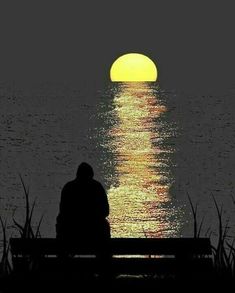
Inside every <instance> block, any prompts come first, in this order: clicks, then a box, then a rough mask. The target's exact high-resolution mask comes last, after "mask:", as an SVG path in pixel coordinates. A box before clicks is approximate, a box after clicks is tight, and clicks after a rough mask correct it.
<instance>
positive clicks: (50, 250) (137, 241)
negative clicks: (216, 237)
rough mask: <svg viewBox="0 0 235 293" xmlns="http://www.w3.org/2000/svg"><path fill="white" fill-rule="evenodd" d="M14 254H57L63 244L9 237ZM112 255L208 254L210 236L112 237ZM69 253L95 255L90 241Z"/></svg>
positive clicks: (52, 240) (72, 246)
mask: <svg viewBox="0 0 235 293" xmlns="http://www.w3.org/2000/svg"><path fill="white" fill-rule="evenodd" d="M10 246H11V252H12V254H13V255H20V254H32V253H38V254H45V255H57V254H58V253H60V252H61V251H63V249H64V243H62V242H60V241H58V240H57V239H54V238H38V239H21V238H11V239H10ZM109 247H110V251H111V253H112V254H113V255H188V254H191V255H192V254H195V255H211V254H212V250H211V244H210V239H209V238H112V239H110V242H109ZM69 251H70V252H71V253H74V254H77V255H80V254H81V255H82V254H95V249H94V247H92V244H91V245H89V244H87V243H86V244H85V245H81V243H73V244H72V245H71V246H70V247H69Z"/></svg>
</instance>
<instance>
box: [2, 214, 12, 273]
mask: <svg viewBox="0 0 235 293" xmlns="http://www.w3.org/2000/svg"><path fill="white" fill-rule="evenodd" d="M0 224H1V228H2V235H3V239H2V247H3V249H2V256H1V260H0V276H1V277H4V276H7V275H9V274H10V273H11V271H12V267H11V265H10V261H9V250H10V249H9V248H10V246H9V241H8V240H7V233H6V227H7V221H6V220H5V221H3V219H2V217H1V216H0Z"/></svg>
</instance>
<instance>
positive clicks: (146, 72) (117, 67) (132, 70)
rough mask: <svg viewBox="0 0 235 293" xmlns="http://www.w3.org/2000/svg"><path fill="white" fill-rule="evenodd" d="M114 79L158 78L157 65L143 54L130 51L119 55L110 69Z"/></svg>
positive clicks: (147, 79)
mask: <svg viewBox="0 0 235 293" xmlns="http://www.w3.org/2000/svg"><path fill="white" fill-rule="evenodd" d="M110 78H111V80H112V81H114V82H115V81H121V82H122V81H123V82H128V81H130V82H145V81H152V82H154V81H156V80H157V67H156V65H155V64H154V62H153V61H152V60H151V59H150V58H148V57H147V56H145V55H143V54H138V53H129V54H125V55H122V56H121V57H119V58H118V59H117V60H116V61H115V62H114V63H113V65H112V67H111V70H110Z"/></svg>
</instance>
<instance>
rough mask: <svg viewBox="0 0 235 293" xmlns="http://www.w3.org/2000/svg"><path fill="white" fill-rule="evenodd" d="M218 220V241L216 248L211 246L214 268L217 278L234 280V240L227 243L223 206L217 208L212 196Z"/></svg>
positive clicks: (227, 224) (227, 225) (227, 223)
mask: <svg viewBox="0 0 235 293" xmlns="http://www.w3.org/2000/svg"><path fill="white" fill-rule="evenodd" d="M212 198H213V201H214V204H215V208H216V212H217V218H218V241H217V245H216V246H212V250H213V256H214V266H215V270H216V273H217V274H218V276H220V277H223V278H234V277H235V271H234V265H235V250H234V247H233V246H234V240H233V242H232V244H230V243H229V237H228V230H229V221H226V224H225V225H224V221H223V205H221V207H219V205H218V203H217V201H216V199H215V197H214V196H213V195H212Z"/></svg>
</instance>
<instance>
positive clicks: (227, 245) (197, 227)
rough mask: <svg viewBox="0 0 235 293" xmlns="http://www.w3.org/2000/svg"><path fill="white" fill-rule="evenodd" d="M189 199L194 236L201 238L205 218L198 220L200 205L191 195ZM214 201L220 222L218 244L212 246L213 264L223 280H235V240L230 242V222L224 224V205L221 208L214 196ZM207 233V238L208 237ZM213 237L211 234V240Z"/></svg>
mask: <svg viewBox="0 0 235 293" xmlns="http://www.w3.org/2000/svg"><path fill="white" fill-rule="evenodd" d="M188 199H189V203H190V207H191V210H192V216H193V235H194V238H199V237H200V236H201V231H202V226H203V223H204V218H205V217H203V218H202V220H201V221H199V218H198V203H196V204H195V205H194V204H193V202H192V200H191V198H190V196H189V194H188ZM212 200H213V202H214V206H215V210H216V214H217V220H218V228H217V243H216V245H211V248H212V254H213V264H214V269H215V273H216V276H217V277H219V278H223V279H235V247H234V245H235V239H234V240H233V241H232V243H231V241H230V240H229V235H228V231H229V221H226V223H224V219H223V212H224V210H223V205H221V206H219V205H218V202H217V201H216V199H215V197H214V196H213V195H212ZM232 200H233V204H235V199H234V198H233V197H232ZM208 231H210V228H208V230H207V232H206V233H205V236H207V234H208ZM210 237H211V233H210V235H209V238H210Z"/></svg>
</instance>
